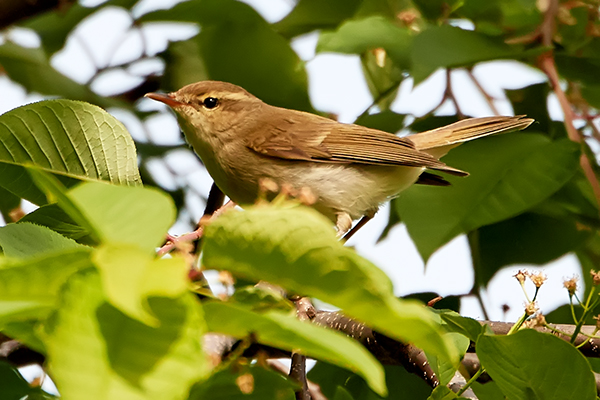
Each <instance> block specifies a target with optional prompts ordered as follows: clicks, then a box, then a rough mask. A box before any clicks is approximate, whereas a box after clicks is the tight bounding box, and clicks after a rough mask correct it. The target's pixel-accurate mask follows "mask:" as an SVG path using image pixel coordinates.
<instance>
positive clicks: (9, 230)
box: [0, 222, 82, 258]
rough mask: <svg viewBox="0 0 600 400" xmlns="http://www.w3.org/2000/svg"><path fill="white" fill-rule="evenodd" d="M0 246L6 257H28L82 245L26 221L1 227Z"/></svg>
mask: <svg viewBox="0 0 600 400" xmlns="http://www.w3.org/2000/svg"><path fill="white" fill-rule="evenodd" d="M0 247H1V248H2V251H3V252H4V254H5V255H6V256H8V257H15V258H19V257H20V258H29V257H36V256H39V255H42V254H45V253H53V252H60V251H63V250H71V249H77V248H81V247H82V246H81V245H80V244H78V243H77V242H75V241H74V240H72V239H69V238H66V237H64V236H62V235H60V234H59V233H56V232H54V231H53V230H51V229H48V228H46V227H43V226H38V225H34V224H31V223H27V222H26V223H19V224H8V225H6V226H3V227H1V228H0Z"/></svg>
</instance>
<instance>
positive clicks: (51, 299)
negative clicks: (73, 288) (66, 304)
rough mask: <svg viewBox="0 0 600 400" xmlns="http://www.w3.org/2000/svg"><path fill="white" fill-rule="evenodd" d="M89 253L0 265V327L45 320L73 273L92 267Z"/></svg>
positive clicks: (75, 252)
mask: <svg viewBox="0 0 600 400" xmlns="http://www.w3.org/2000/svg"><path fill="white" fill-rule="evenodd" d="M91 266H92V264H91V262H90V252H89V249H86V248H83V247H82V248H78V249H73V250H69V251H65V252H62V253H59V254H52V255H48V256H44V257H36V258H32V259H27V260H18V261H17V260H8V259H4V262H2V264H0V323H6V322H8V321H15V320H18V321H21V320H25V319H32V318H35V319H40V318H45V317H46V315H47V314H48V312H49V311H51V310H53V309H54V308H55V307H56V304H57V302H58V293H59V291H60V288H61V287H62V285H63V284H64V283H65V282H66V280H67V279H68V278H69V277H70V276H71V275H72V274H74V273H75V272H77V271H79V270H81V269H84V268H88V267H91Z"/></svg>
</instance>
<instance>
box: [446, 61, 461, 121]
mask: <svg viewBox="0 0 600 400" xmlns="http://www.w3.org/2000/svg"><path fill="white" fill-rule="evenodd" d="M444 99H446V100H447V99H450V101H451V102H452V104H454V108H456V114H457V115H458V118H460V119H463V118H465V114H463V112H462V110H461V109H460V106H459V105H458V100H456V96H454V92H453V91H452V69H451V68H446V90H445V91H444Z"/></svg>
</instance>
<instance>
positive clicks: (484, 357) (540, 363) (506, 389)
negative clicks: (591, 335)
mask: <svg viewBox="0 0 600 400" xmlns="http://www.w3.org/2000/svg"><path fill="white" fill-rule="evenodd" d="M477 355H478V356H479V360H480V361H481V364H482V365H483V366H484V367H485V369H486V371H487V372H488V374H489V375H490V376H491V377H492V379H493V380H494V382H496V384H497V385H498V387H499V388H500V390H502V392H503V393H504V394H505V395H506V396H507V397H508V398H510V399H514V400H530V399H544V400H570V399H572V400H588V399H589V400H593V399H596V380H595V378H594V374H593V373H592V371H591V368H590V364H589V363H588V362H587V360H586V359H585V357H584V356H583V355H582V354H581V353H580V352H579V351H578V350H577V349H576V348H575V347H573V346H572V345H571V344H569V343H567V342H565V341H564V340H561V339H559V338H557V337H555V336H553V335H551V334H548V333H540V332H536V331H534V330H531V329H523V330H521V331H519V332H517V333H516V334H514V335H509V336H488V335H481V336H480V338H479V340H478V341H477Z"/></svg>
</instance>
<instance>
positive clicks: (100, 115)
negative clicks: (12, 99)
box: [0, 100, 141, 204]
mask: <svg viewBox="0 0 600 400" xmlns="http://www.w3.org/2000/svg"><path fill="white" fill-rule="evenodd" d="M0 143H1V145H0V175H1V176H2V177H0V185H1V186H4V187H5V188H6V189H8V190H10V191H11V192H13V193H15V194H16V195H17V196H20V197H24V198H26V199H28V200H31V201H33V202H34V203H37V204H40V203H43V200H42V199H43V197H41V195H40V193H39V191H38V190H37V189H35V188H34V187H33V184H32V182H31V179H30V178H29V177H28V176H27V174H26V173H25V172H24V171H23V169H22V168H21V167H22V166H25V165H35V166H37V167H39V168H41V169H43V170H45V171H48V172H52V173H55V174H59V175H64V176H67V177H70V178H77V179H87V178H89V179H97V180H107V181H110V182H113V183H118V184H124V185H139V184H141V181H140V176H139V173H138V169H137V158H136V154H135V144H134V143H133V140H132V139H131V136H130V135H129V133H128V132H127V130H126V129H125V127H124V126H123V124H121V123H120V122H119V121H118V120H117V119H115V118H114V117H113V116H111V115H110V114H108V113H107V112H106V111H104V110H102V109H101V108H99V107H96V106H93V105H91V104H86V103H82V102H79V101H72V100H48V101H41V102H39V103H34V104H28V105H26V106H23V107H19V108H16V109H14V110H11V111H9V112H7V113H5V114H3V115H1V116H0Z"/></svg>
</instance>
